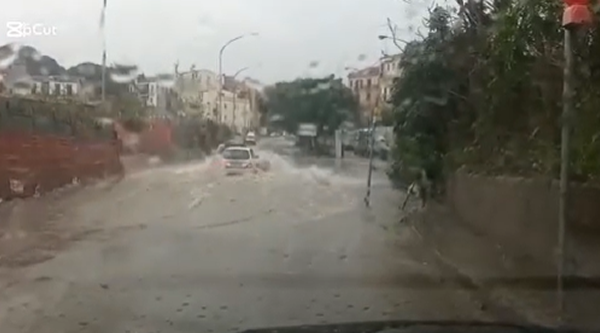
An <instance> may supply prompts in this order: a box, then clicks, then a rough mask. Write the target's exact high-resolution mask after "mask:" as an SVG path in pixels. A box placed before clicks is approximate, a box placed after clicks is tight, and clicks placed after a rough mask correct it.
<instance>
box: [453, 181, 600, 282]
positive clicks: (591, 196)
mask: <svg viewBox="0 0 600 333" xmlns="http://www.w3.org/2000/svg"><path fill="white" fill-rule="evenodd" d="M570 195H571V198H572V200H571V202H570V205H571V206H570V210H569V215H570V219H569V225H568V234H567V241H568V246H569V247H568V252H569V259H568V261H569V263H570V265H571V268H572V269H573V270H574V271H572V272H571V273H577V274H582V275H595V274H598V273H600V260H598V259H600V188H599V187H594V186H588V185H577V184H573V185H572V187H571V193H570ZM558 198H559V191H558V183H557V182H550V181H548V180H542V179H523V178H516V177H487V176H479V175H469V174H467V173H466V172H462V171H459V172H457V173H456V174H454V176H453V177H452V178H451V179H450V181H449V183H448V188H447V200H448V202H449V204H450V205H451V207H452V208H453V210H454V211H455V213H456V214H457V215H458V216H459V217H460V218H461V220H462V221H463V222H465V223H466V224H467V225H468V226H469V227H471V228H472V229H473V230H474V231H476V232H479V233H482V234H485V235H486V236H489V237H491V238H492V239H493V240H495V241H497V242H498V244H500V245H502V247H503V248H504V250H506V251H507V252H508V253H509V254H512V255H514V256H517V257H524V256H527V257H530V258H533V259H535V260H536V261H538V262H543V263H545V264H547V265H551V266H553V265H554V262H555V258H556V256H555V254H556V249H557V240H558Z"/></svg>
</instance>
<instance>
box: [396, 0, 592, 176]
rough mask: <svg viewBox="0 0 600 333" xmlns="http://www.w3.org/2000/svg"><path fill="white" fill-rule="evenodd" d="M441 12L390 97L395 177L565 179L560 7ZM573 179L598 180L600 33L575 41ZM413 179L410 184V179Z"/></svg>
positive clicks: (410, 53)
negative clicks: (469, 174)
mask: <svg viewBox="0 0 600 333" xmlns="http://www.w3.org/2000/svg"><path fill="white" fill-rule="evenodd" d="M457 4H458V8H459V9H458V11H452V10H450V9H447V8H443V7H436V8H434V9H433V10H432V11H431V12H430V17H429V19H428V20H427V29H428V32H427V34H425V35H424V36H422V37H421V38H419V39H417V40H414V41H411V42H409V43H408V44H407V45H405V46H404V47H403V59H402V61H401V67H402V72H403V75H402V77H401V78H399V79H398V80H396V82H395V85H394V87H393V97H392V104H393V107H394V110H393V114H394V128H395V134H396V149H395V151H394V152H393V153H392V158H393V166H392V170H391V173H390V176H391V177H392V178H394V179H396V180H404V181H411V178H413V177H414V172H415V170H418V169H425V170H427V172H428V174H429V175H430V176H431V177H432V178H434V179H435V180H437V181H438V182H442V181H443V180H444V175H445V174H447V173H448V172H452V171H453V170H455V169H456V168H459V167H466V168H468V169H469V170H471V171H474V172H479V173H488V174H489V173H492V174H499V173H501V174H511V175H542V176H547V177H551V178H555V177H557V175H558V170H559V164H560V163H559V161H560V158H559V151H560V149H559V147H560V109H561V94H562V66H563V56H562V38H563V36H562V28H561V26H560V18H561V12H562V3H561V2H560V1H543V0H532V1H507V0H495V1H476V0H457ZM576 49H577V51H576V58H577V64H578V66H577V68H578V72H577V75H576V77H577V82H576V84H575V85H576V94H577V101H578V105H577V114H578V118H577V125H576V126H577V127H576V128H577V130H576V131H574V134H573V135H574V138H573V141H574V142H573V143H574V147H573V150H574V153H573V161H572V163H573V168H572V169H573V172H574V173H575V174H574V175H573V176H574V177H576V178H579V179H587V180H591V179H598V176H599V175H600V146H599V145H598V144H597V143H596V142H597V138H598V137H600V131H599V130H598V129H599V128H600V117H598V116H597V114H598V112H597V110H598V109H599V108H600V95H599V94H598V93H597V92H598V91H600V75H596V74H598V72H600V59H599V58H598V57H597V56H594V55H595V54H598V51H600V29H597V28H593V29H591V30H589V31H587V32H585V33H583V34H581V36H579V40H578V43H577V46H576ZM413 179H414V178H413Z"/></svg>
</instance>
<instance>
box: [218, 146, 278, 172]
mask: <svg viewBox="0 0 600 333" xmlns="http://www.w3.org/2000/svg"><path fill="white" fill-rule="evenodd" d="M221 157H222V160H221V165H222V167H223V170H224V171H225V175H228V176H229V175H240V174H246V173H257V172H258V171H268V170H269V169H270V168H271V163H270V162H269V161H267V160H262V159H260V157H259V156H258V155H257V154H255V153H254V150H253V149H252V148H250V147H229V148H226V149H225V150H224V151H223V153H222V154H221Z"/></svg>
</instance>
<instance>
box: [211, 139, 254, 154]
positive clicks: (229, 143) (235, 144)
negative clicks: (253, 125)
mask: <svg viewBox="0 0 600 333" xmlns="http://www.w3.org/2000/svg"><path fill="white" fill-rule="evenodd" d="M229 147H247V146H246V143H245V142H242V141H235V140H232V141H227V142H224V143H222V144H220V145H219V146H218V147H217V154H222V153H223V151H225V149H227V148H229Z"/></svg>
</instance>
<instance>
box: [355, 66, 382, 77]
mask: <svg viewBox="0 0 600 333" xmlns="http://www.w3.org/2000/svg"><path fill="white" fill-rule="evenodd" d="M379 72H380V68H379V66H371V67H367V68H363V69H361V70H359V71H355V72H352V73H350V74H348V78H349V79H358V78H367V77H374V76H378V75H379Z"/></svg>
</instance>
